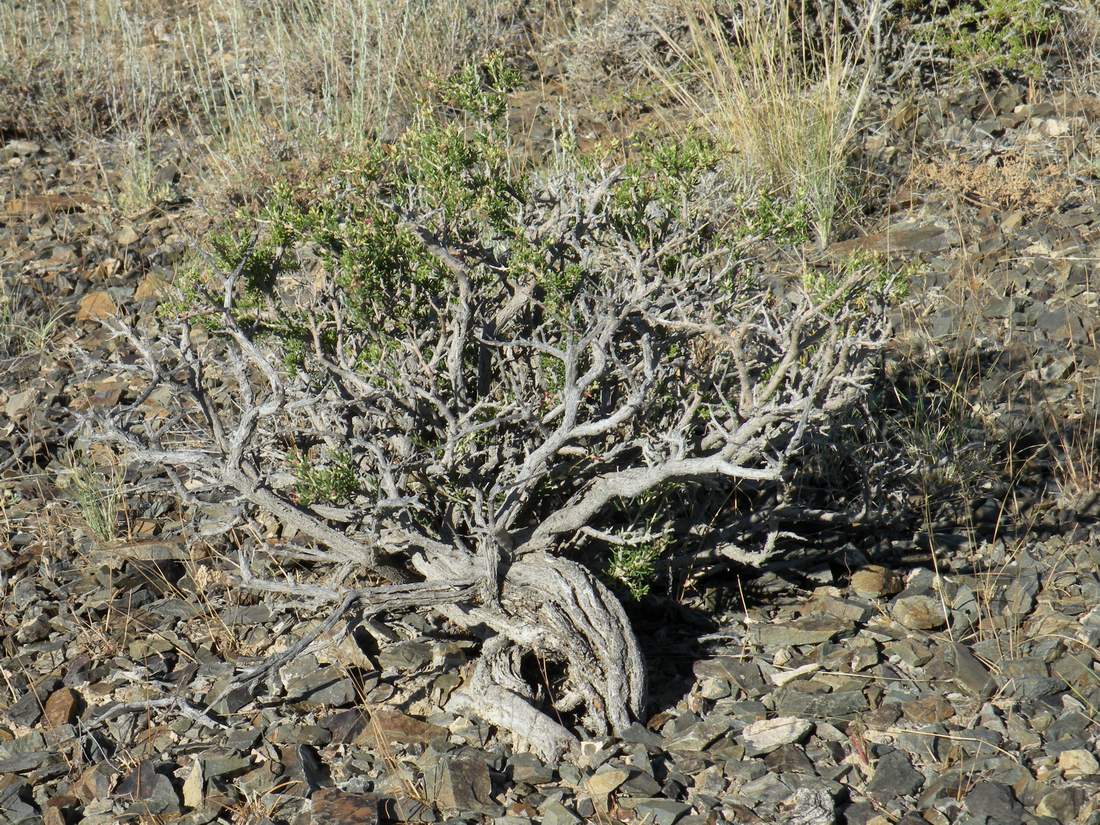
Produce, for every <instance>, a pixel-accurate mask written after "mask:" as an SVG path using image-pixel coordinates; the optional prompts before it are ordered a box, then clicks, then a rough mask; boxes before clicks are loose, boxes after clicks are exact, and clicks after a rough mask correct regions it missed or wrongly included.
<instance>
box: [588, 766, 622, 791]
mask: <svg viewBox="0 0 1100 825" xmlns="http://www.w3.org/2000/svg"><path fill="white" fill-rule="evenodd" d="M629 777H630V773H629V771H625V770H621V769H619V768H611V767H608V766H606V765H605V766H603V767H601V768H600V769H599V770H598V771H596V772H595V773H594V774H592V776H590V777H588V779H587V781H586V782H585V785H586V786H587V787H588V792H589V793H590V794H592V796H594V797H606V796H607V795H608V794H609V793H611V792H612V791H614V790H616V789H617V788H618V787H619V786H620V785H622V784H623V783H624V782H626V780H627V779H628V778H629Z"/></svg>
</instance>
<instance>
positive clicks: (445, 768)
mask: <svg viewBox="0 0 1100 825" xmlns="http://www.w3.org/2000/svg"><path fill="white" fill-rule="evenodd" d="M434 773H435V775H434V777H433V778H434V780H435V781H434V782H432V783H430V786H431V787H433V788H434V794H432V796H433V798H434V800H435V802H436V804H437V805H439V807H440V808H443V809H444V810H449V811H475V812H478V813H484V814H488V815H490V816H493V815H495V814H496V813H497V812H499V807H498V806H497V805H496V804H495V803H494V802H493V800H492V792H493V786H492V782H491V781H490V779H489V767H488V765H486V763H485V760H484V759H482V758H480V757H478V756H477V755H474V754H468V753H462V754H458V755H456V756H444V757H443V758H442V759H441V760H440V762H439V764H438V765H437V766H436V770H435V772H434ZM425 781H427V776H425Z"/></svg>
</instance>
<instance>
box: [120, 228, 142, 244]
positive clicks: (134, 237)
mask: <svg viewBox="0 0 1100 825" xmlns="http://www.w3.org/2000/svg"><path fill="white" fill-rule="evenodd" d="M139 240H141V236H140V235H138V233H137V230H136V229H134V227H132V226H130V225H129V224H127V225H126V226H124V227H122V229H120V230H119V231H118V234H117V235H115V241H117V242H118V244H119V245H120V246H130V245H131V244H135V243H137V242H138V241H139Z"/></svg>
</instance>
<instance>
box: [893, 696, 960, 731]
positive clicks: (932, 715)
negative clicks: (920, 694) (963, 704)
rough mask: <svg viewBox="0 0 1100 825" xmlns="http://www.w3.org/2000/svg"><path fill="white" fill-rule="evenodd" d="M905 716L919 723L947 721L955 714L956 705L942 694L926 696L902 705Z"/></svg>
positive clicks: (928, 723) (927, 723)
mask: <svg viewBox="0 0 1100 825" xmlns="http://www.w3.org/2000/svg"><path fill="white" fill-rule="evenodd" d="M901 712H902V713H903V714H904V715H905V718H906V719H908V720H909V721H910V722H913V723H914V724H917V725H931V724H934V723H936V722H946V721H947V720H948V719H950V718H951V717H952V716H954V715H955V708H954V706H953V705H952V704H951V703H950V702H948V701H947V700H946V699H944V698H943V697H942V696H926V697H924V698H923V699H914V700H913V701H912V702H906V703H905V704H904V705H902V706H901Z"/></svg>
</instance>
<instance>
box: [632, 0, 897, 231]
mask: <svg viewBox="0 0 1100 825" xmlns="http://www.w3.org/2000/svg"><path fill="white" fill-rule="evenodd" d="M681 3H682V7H683V15H682V17H683V19H684V20H685V21H686V25H687V29H688V31H687V35H686V37H681V36H673V35H672V34H671V33H666V34H665V39H666V41H667V43H668V47H669V49H670V50H671V51H672V53H673V54H674V55H675V56H676V58H677V60H676V62H675V68H668V67H666V66H659V65H654V66H652V67H651V68H652V70H653V72H654V73H655V74H656V75H657V76H658V77H659V78H660V80H661V81H662V82H663V83H664V84H665V86H666V87H667V88H668V89H669V91H670V92H671V93H672V95H673V96H674V98H675V99H676V100H677V101H678V102H679V103H680V104H681V106H683V107H684V108H686V109H687V110H688V111H689V112H691V113H692V114H693V115H694V116H695V118H696V120H697V121H698V122H699V123H701V124H703V125H704V126H705V127H706V129H707V130H708V131H709V132H710V133H711V134H712V135H713V136H714V137H715V138H716V139H717V141H718V142H719V143H720V144H721V145H722V146H725V147H727V148H728V150H729V151H730V153H731V156H732V157H733V159H734V161H735V163H736V166H737V167H738V169H739V171H740V173H741V174H742V175H743V176H744V178H745V179H746V181H747V182H748V183H749V185H750V186H753V187H755V188H757V189H763V190H766V191H768V192H770V193H772V194H779V195H782V196H786V197H790V198H795V199H798V200H801V201H803V202H804V203H805V204H806V206H807V207H808V211H809V213H810V214H811V215H812V217H813V222H814V227H815V230H816V233H817V236H818V240H819V242H820V243H822V244H824V243H825V242H826V241H827V240H828V238H829V236H830V234H831V232H832V229H833V225H834V222H835V218H836V215H837V209H838V206H839V204H840V203H841V201H842V199H843V197H844V195H845V189H846V187H847V186H848V185H849V184H850V183H851V181H850V178H849V175H848V173H849V164H850V160H851V157H852V152H853V149H854V147H855V145H856V140H857V137H858V135H859V131H860V115H861V113H862V112H863V109H864V104H865V103H866V100H867V96H868V92H869V90H870V86H871V82H872V80H873V79H874V76H875V72H876V62H875V58H876V55H875V53H874V43H875V37H874V34H875V31H876V27H877V26H878V24H879V20H880V17H881V14H882V8H881V3H880V2H879V0H871V2H870V3H869V4H868V5H867V8H866V11H865V13H864V15H863V17H862V22H861V24H860V25H861V29H860V30H859V31H851V30H849V29H846V28H845V26H844V24H843V22H842V20H841V19H840V17H839V12H838V11H837V10H836V5H834V12H833V14H832V15H825V16H817V17H813V18H811V16H810V12H809V11H808V8H807V5H806V4H805V3H803V4H802V6H801V7H798V6H797V5H795V4H787V3H768V2H766V0H721V1H720V2H718V3H712V2H706V3H698V2H695V0H681Z"/></svg>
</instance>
